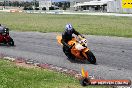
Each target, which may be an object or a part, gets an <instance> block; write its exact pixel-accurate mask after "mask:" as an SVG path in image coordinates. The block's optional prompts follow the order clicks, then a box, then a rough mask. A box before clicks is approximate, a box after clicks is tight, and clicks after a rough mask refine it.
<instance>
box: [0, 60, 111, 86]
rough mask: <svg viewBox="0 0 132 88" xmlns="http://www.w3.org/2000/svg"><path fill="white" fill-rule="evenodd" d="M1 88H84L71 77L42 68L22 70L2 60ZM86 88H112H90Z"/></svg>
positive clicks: (0, 68)
mask: <svg viewBox="0 0 132 88" xmlns="http://www.w3.org/2000/svg"><path fill="white" fill-rule="evenodd" d="M0 88H83V87H82V86H81V85H80V84H79V81H78V80H76V79H74V78H73V77H71V76H68V75H64V74H61V73H58V72H53V71H48V70H45V69H40V68H22V67H18V66H16V65H14V64H13V63H12V62H9V61H6V60H1V59H0ZM86 88H110V87H106V86H95V87H94V86H88V87H86Z"/></svg>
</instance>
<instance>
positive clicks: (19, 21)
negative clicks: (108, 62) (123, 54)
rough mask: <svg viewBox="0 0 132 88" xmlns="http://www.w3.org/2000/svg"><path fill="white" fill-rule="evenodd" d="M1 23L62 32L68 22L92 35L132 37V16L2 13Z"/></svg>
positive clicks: (24, 29)
mask: <svg viewBox="0 0 132 88" xmlns="http://www.w3.org/2000/svg"><path fill="white" fill-rule="evenodd" d="M0 23H2V24H5V25H7V26H8V27H9V28H10V29H11V30H16V31H39V32H62V31H63V30H64V27H65V25H66V24H67V23H71V24H73V26H74V28H75V29H76V30H77V31H79V32H81V33H83V34H90V35H105V36H106V35H107V36H122V37H132V17H116V16H88V15H49V14H26V13H0Z"/></svg>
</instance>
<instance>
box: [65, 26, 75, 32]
mask: <svg viewBox="0 0 132 88" xmlns="http://www.w3.org/2000/svg"><path fill="white" fill-rule="evenodd" d="M65 31H66V32H67V33H68V34H72V31H73V26H72V25H71V24H66V26H65Z"/></svg>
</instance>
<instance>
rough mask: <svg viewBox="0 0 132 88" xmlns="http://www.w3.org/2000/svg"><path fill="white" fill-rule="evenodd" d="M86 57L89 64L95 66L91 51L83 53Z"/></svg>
mask: <svg viewBox="0 0 132 88" xmlns="http://www.w3.org/2000/svg"><path fill="white" fill-rule="evenodd" d="M85 54H86V55H87V57H88V58H87V60H88V61H89V62H90V63H91V64H96V58H95V56H94V54H93V53H92V52H91V51H87V52H86V53H85Z"/></svg>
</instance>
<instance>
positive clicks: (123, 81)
mask: <svg viewBox="0 0 132 88" xmlns="http://www.w3.org/2000/svg"><path fill="white" fill-rule="evenodd" d="M81 71H82V79H81V80H80V83H81V85H82V86H88V85H114V86H126V87H125V88H127V87H128V86H129V85H131V80H128V79H91V78H89V74H88V71H85V70H84V68H82V70H81Z"/></svg>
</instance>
